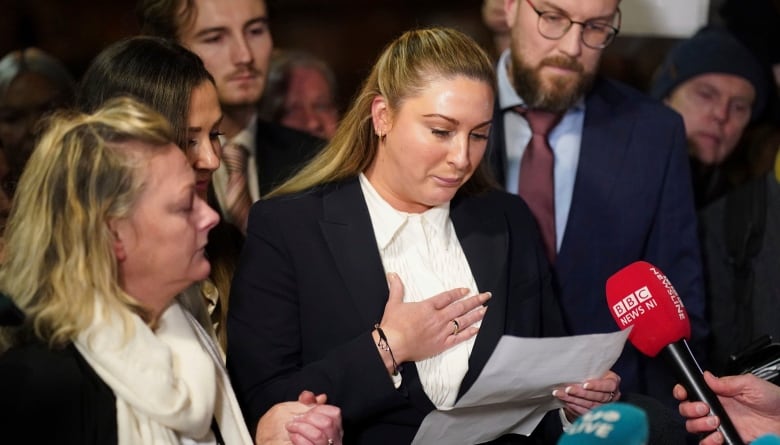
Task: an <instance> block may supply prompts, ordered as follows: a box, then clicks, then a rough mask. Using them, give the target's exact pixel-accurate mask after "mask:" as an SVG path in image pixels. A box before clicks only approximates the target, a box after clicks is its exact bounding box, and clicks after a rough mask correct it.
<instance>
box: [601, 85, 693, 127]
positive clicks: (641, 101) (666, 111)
mask: <svg viewBox="0 0 780 445" xmlns="http://www.w3.org/2000/svg"><path fill="white" fill-rule="evenodd" d="M586 103H587V104H588V105H593V104H596V103H598V104H606V105H608V106H610V107H613V108H616V109H621V110H633V111H634V112H637V113H648V114H654V115H658V116H660V117H666V118H669V119H679V115H678V114H677V113H676V112H675V111H674V110H672V109H671V108H669V107H668V106H666V105H665V104H664V103H663V102H661V101H659V100H658V99H655V98H653V97H651V96H649V95H648V94H646V93H644V92H642V91H640V90H638V89H636V88H634V87H632V86H629V85H627V84H625V83H623V82H620V81H618V80H614V79H609V78H605V77H598V78H597V79H596V80H595V82H594V84H593V88H592V89H591V91H590V93H589V94H588V96H587V99H586Z"/></svg>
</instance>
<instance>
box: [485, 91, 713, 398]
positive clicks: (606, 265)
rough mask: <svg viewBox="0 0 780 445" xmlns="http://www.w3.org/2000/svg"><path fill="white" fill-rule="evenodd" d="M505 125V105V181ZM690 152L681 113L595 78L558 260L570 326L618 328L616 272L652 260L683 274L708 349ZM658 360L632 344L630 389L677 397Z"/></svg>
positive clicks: (624, 366) (626, 362)
mask: <svg viewBox="0 0 780 445" xmlns="http://www.w3.org/2000/svg"><path fill="white" fill-rule="evenodd" d="M496 103H498V101H496ZM503 127H504V121H503V115H502V113H501V112H500V110H498V109H496V113H495V114H494V116H493V126H492V131H491V135H490V141H489V143H488V156H489V160H490V164H491V166H492V167H493V171H494V173H495V174H496V176H497V178H498V180H499V182H500V183H501V184H502V185H503V184H504V183H505V181H504V173H505V163H506V149H505V138H506V137H505V134H504V128H503ZM686 152H687V146H686V142H685V130H684V127H683V122H682V119H681V118H680V116H679V115H677V113H675V112H673V111H672V110H671V109H669V108H668V107H666V106H664V105H663V104H661V103H659V102H656V101H654V100H652V99H650V98H648V97H646V96H645V95H643V94H641V93H639V92H637V91H635V90H633V89H630V88H628V87H626V86H624V85H621V84H618V83H616V82H612V81H609V80H605V79H599V80H597V81H596V83H595V85H594V88H593V90H592V92H591V93H590V94H588V96H587V97H586V109H585V120H584V125H583V134H582V145H581V152H580V159H579V165H578V167H577V175H576V178H575V182H574V194H573V196H572V203H571V208H570V210H569V219H568V222H567V224H566V230H565V232H564V236H563V242H562V244H561V248H560V251H559V254H558V257H557V259H556V262H555V267H554V269H555V271H554V278H553V283H554V284H553V285H554V288H555V289H556V294H557V296H558V298H559V300H560V303H561V306H562V307H563V311H564V316H565V320H566V323H567V326H568V327H569V329H570V332H571V334H588V333H595V332H610V331H615V330H616V329H617V325H616V324H615V321H614V320H613V319H612V316H611V315H610V312H609V309H608V308H607V304H606V296H605V284H606V281H607V278H609V277H610V276H611V275H612V274H614V273H615V272H617V271H618V270H619V269H621V268H622V267H624V266H627V265H628V264H630V263H632V262H634V261H637V260H645V261H648V262H650V263H652V264H654V265H656V266H658V267H659V268H660V269H661V270H662V271H663V272H664V273H666V275H667V276H668V277H669V279H670V280H671V282H672V283H673V284H674V286H675V288H676V289H677V291H678V293H679V294H680V296H681V297H682V299H683V301H684V302H685V306H686V309H687V310H688V314H689V315H690V318H691V324H692V328H693V339H694V346H696V345H698V346H699V347H698V348H697V352H698V353H699V354H701V353H703V352H704V348H703V341H704V339H705V337H706V335H707V333H708V329H707V326H706V323H705V319H704V291H703V282H702V270H701V259H700V256H699V244H698V240H697V235H696V215H695V211H694V204H693V197H692V192H691V179H690V171H689V167H688V157H687V154H686ZM700 357H701V355H700ZM652 362H653V363H648V359H645V358H643V357H640V355H639V353H638V352H637V351H636V350H635V349H634V348H633V347H631V345H628V347H627V348H626V350H625V352H624V354H623V356H622V357H621V359H620V360H619V361H618V363H617V365H616V366H615V368H614V369H615V371H617V372H618V373H619V374H620V375H621V377H622V378H623V380H622V383H621V389H622V391H623V392H628V391H634V392H640V393H645V394H650V395H653V396H654V397H657V398H660V399H663V400H664V401H665V403H667V404H668V405H669V406H673V407H676V403H675V402H674V400H673V399H672V396H671V389H672V386H671V385H672V377H671V374H670V372H669V371H668V370H667V369H666V367H665V364H663V363H660V364H659V363H656V361H655V360H653V361H652Z"/></svg>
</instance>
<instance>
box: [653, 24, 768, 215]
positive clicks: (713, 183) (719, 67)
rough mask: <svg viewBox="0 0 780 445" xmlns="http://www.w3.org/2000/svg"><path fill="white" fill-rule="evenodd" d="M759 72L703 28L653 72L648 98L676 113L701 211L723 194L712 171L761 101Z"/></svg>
mask: <svg viewBox="0 0 780 445" xmlns="http://www.w3.org/2000/svg"><path fill="white" fill-rule="evenodd" d="M767 90H768V86H767V81H766V77H765V71H764V68H763V67H762V66H761V64H760V63H759V62H758V60H757V59H756V58H755V56H754V55H753V54H751V52H750V51H749V50H748V49H747V48H745V47H744V46H743V45H742V44H741V43H740V42H739V41H738V40H737V39H736V38H735V37H734V36H733V35H732V34H730V33H729V32H728V31H726V30H725V29H721V28H716V27H707V28H704V29H702V30H700V31H699V32H697V33H696V34H695V35H694V36H692V37H691V38H689V39H687V40H684V41H682V42H680V43H679V44H678V45H676V46H675V47H673V48H672V49H671V50H670V51H669V53H668V54H667V57H666V59H665V60H664V61H663V63H662V64H661V66H660V68H659V70H658V72H657V73H656V76H655V80H654V82H653V85H652V88H651V95H652V96H654V97H656V98H657V99H661V100H663V101H664V102H665V103H666V104H667V105H669V106H670V107H671V108H672V109H674V110H675V111H677V112H678V113H680V114H681V115H682V117H683V121H684V122H685V133H686V137H687V139H688V146H689V155H690V156H691V169H692V171H691V173H692V177H693V183H694V195H695V196H694V198H695V201H696V204H697V207H702V206H704V205H705V204H707V203H709V202H711V201H712V200H713V199H715V198H717V197H718V196H720V195H722V194H723V193H725V192H726V191H727V188H728V186H727V181H726V180H725V179H724V178H723V175H722V172H721V170H720V169H719V168H718V166H720V165H721V164H722V163H723V162H724V161H725V160H726V158H727V157H728V156H729V155H730V154H731V153H732V152H733V151H734V149H735V148H736V146H737V143H738V142H739V140H740V138H741V136H742V133H743V132H744V130H745V127H746V126H747V125H748V123H749V122H750V121H751V119H752V118H755V117H756V116H758V115H759V114H760V113H761V111H762V110H763V107H764V105H765V103H766V99H767Z"/></svg>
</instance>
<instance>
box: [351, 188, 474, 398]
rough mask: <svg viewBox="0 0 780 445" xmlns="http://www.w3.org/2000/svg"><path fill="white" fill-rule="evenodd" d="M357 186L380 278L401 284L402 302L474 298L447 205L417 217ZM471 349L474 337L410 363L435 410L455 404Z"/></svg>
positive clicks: (374, 191)
mask: <svg viewBox="0 0 780 445" xmlns="http://www.w3.org/2000/svg"><path fill="white" fill-rule="evenodd" d="M360 186H361V189H362V190H363V195H364V197H365V199H366V204H367V205H368V213H369V215H370V216H371V224H372V226H373V228H374V236H375V238H376V242H377V246H378V247H379V254H380V256H381V258H382V265H383V266H384V269H385V273H389V272H395V273H396V274H398V276H399V277H400V278H401V282H402V283H403V285H404V291H405V292H404V301H405V302H417V301H422V300H425V299H427V298H430V297H432V296H434V295H437V294H439V293H441V292H444V291H446V290H450V289H454V288H458V287H465V288H468V289H469V290H470V291H471V292H470V293H469V296H471V295H475V294H477V293H478V290H477V284H476V282H475V281H474V276H473V275H472V273H471V268H470V267H469V264H468V261H467V260H466V255H465V254H464V253H463V248H462V247H461V245H460V241H459V240H458V237H457V235H456V234H455V228H454V227H453V225H452V221H451V220H450V206H449V203H446V204H442V205H440V206H438V207H434V208H432V209H429V210H427V211H425V212H423V213H405V212H401V211H398V210H396V209H394V208H393V207H392V206H390V204H389V203H388V202H387V201H385V200H384V199H383V198H382V197H381V196H380V195H379V193H378V192H377V191H376V189H375V188H374V187H373V186H372V185H371V183H370V182H369V181H368V178H366V177H365V175H363V174H361V175H360ZM464 298H465V297H464ZM475 326H479V323H477V324H475ZM449 328H451V326H447V327H446V328H445V329H449ZM390 343H391V344H392V340H391V342H390ZM473 347H474V337H472V338H471V339H469V340H467V341H464V342H462V343H460V344H458V345H456V346H454V347H452V348H450V349H448V350H446V351H444V352H442V353H441V354H438V355H435V356H433V357H431V358H428V359H425V360H421V361H418V362H416V363H415V365H416V366H417V371H418V374H419V375H420V380H421V383H422V386H423V389H424V390H425V394H426V395H427V396H428V398H429V399H431V401H432V402H433V404H434V405H436V408H438V409H450V408H452V406H453V405H454V404H455V399H456V397H457V395H458V389H459V388H460V383H461V381H462V380H463V376H464V375H466V371H467V370H468V360H469V355H470V354H471V350H472V348H473Z"/></svg>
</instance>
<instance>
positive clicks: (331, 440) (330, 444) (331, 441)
mask: <svg viewBox="0 0 780 445" xmlns="http://www.w3.org/2000/svg"><path fill="white" fill-rule="evenodd" d="M334 443H336V442H334V441H333V439H331V438H330V437H328V445H333V444H334Z"/></svg>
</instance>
